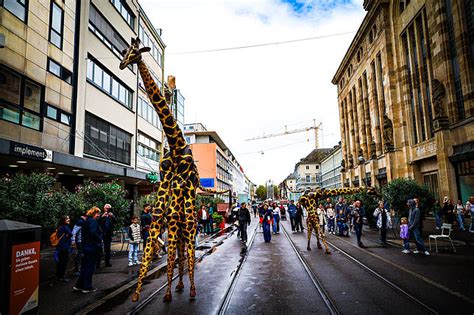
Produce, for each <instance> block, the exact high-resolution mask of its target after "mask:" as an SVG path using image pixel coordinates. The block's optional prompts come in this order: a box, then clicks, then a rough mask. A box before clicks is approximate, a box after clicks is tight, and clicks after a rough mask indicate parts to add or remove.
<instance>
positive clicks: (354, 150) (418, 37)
mask: <svg viewBox="0 0 474 315" xmlns="http://www.w3.org/2000/svg"><path fill="white" fill-rule="evenodd" d="M363 5H364V9H365V10H366V11H367V14H366V16H365V18H364V20H363V22H362V24H361V26H360V27H359V30H358V31H357V34H356V35H355V37H354V39H353V41H352V43H351V45H350V47H349V49H348V51H347V52H346V54H345V56H344V58H343V60H342V62H341V64H340V66H339V68H338V70H337V72H336V74H335V76H334V78H333V80H332V83H333V84H335V85H337V90H338V105H339V114H340V129H341V137H342V155H343V160H342V166H343V172H342V180H343V184H344V185H346V186H358V185H363V179H364V178H365V179H366V180H367V181H370V182H371V183H372V185H375V186H382V185H385V184H386V183H387V182H388V181H391V180H393V179H395V178H399V177H411V178H414V179H415V180H416V181H418V182H419V183H425V184H427V185H428V186H429V188H430V189H431V191H432V192H433V193H434V195H435V196H436V197H438V198H440V197H442V196H450V198H452V199H457V198H460V199H462V200H463V201H465V200H466V198H467V197H468V196H469V195H473V194H474V176H473V175H474V159H473V155H474V124H473V121H474V118H473V113H474V2H473V1H463V0H429V1H428V0H426V1H424V0H411V1H410V0H405V1H394V0H365V1H364V4H363Z"/></svg>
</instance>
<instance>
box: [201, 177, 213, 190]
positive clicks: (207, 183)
mask: <svg viewBox="0 0 474 315" xmlns="http://www.w3.org/2000/svg"><path fill="white" fill-rule="evenodd" d="M200 181H201V186H202V187H205V188H214V178H200Z"/></svg>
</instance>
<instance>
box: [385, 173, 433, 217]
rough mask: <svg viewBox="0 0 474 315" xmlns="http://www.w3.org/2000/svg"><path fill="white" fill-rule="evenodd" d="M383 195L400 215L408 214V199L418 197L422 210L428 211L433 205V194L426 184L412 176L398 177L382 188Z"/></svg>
mask: <svg viewBox="0 0 474 315" xmlns="http://www.w3.org/2000/svg"><path fill="white" fill-rule="evenodd" d="M382 197H383V199H384V200H385V201H387V202H388V204H389V205H390V207H391V208H392V209H394V210H395V212H396V213H397V215H398V216H407V214H408V208H407V200H408V199H413V198H418V199H419V201H420V210H421V211H422V212H425V213H426V210H428V209H430V208H431V207H432V205H433V195H432V194H431V192H430V191H429V189H428V187H427V186H425V185H420V184H418V183H417V182H416V181H415V180H413V179H411V178H397V179H395V180H393V181H391V182H390V183H388V185H387V186H385V187H383V188H382Z"/></svg>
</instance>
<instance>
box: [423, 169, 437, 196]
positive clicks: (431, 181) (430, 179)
mask: <svg viewBox="0 0 474 315" xmlns="http://www.w3.org/2000/svg"><path fill="white" fill-rule="evenodd" d="M423 183H424V184H425V186H427V187H428V189H429V190H430V192H431V193H432V194H433V196H435V198H437V197H438V196H439V186H438V172H433V173H430V174H423Z"/></svg>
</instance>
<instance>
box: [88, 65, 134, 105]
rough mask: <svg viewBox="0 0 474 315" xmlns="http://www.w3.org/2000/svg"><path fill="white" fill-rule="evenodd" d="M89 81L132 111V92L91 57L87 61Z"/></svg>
mask: <svg viewBox="0 0 474 315" xmlns="http://www.w3.org/2000/svg"><path fill="white" fill-rule="evenodd" d="M87 81H88V82H89V83H91V84H92V85H94V86H96V87H97V88H98V89H100V90H102V91H103V92H105V93H106V94H108V95H109V96H110V97H112V98H113V99H115V100H116V101H117V102H119V103H120V104H122V105H123V106H125V107H127V108H128V109H132V93H133V92H132V90H131V89H130V88H128V87H126V86H125V84H123V83H122V82H120V81H119V79H118V78H117V77H115V76H114V75H113V74H112V73H111V72H109V70H107V69H106V68H105V67H103V66H102V65H99V63H98V62H97V61H96V60H94V59H93V57H91V56H89V58H88V59H87Z"/></svg>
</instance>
